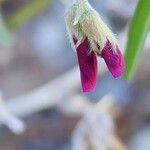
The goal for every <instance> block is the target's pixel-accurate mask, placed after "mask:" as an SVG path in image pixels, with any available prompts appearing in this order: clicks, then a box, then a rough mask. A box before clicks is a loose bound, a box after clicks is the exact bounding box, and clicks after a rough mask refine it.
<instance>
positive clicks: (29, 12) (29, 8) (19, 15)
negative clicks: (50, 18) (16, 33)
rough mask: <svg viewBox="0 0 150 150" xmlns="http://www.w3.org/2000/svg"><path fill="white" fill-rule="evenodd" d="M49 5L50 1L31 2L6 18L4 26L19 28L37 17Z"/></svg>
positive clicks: (37, 0)
mask: <svg viewBox="0 0 150 150" xmlns="http://www.w3.org/2000/svg"><path fill="white" fill-rule="evenodd" d="M51 3H52V0H32V1H31V2H30V3H29V4H27V5H25V6H23V8H21V9H20V10H18V11H16V12H15V13H14V14H12V15H11V16H10V17H8V19H7V20H6V24H7V25H8V27H9V28H11V29H14V28H17V27H20V26H22V25H23V24H25V23H26V22H28V21H30V20H31V19H32V18H33V17H35V16H37V15H38V13H40V12H41V11H42V10H43V9H44V8H46V7H47V6H50V4H51Z"/></svg>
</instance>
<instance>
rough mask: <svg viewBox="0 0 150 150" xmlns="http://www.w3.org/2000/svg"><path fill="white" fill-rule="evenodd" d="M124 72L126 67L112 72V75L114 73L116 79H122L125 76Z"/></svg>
mask: <svg viewBox="0 0 150 150" xmlns="http://www.w3.org/2000/svg"><path fill="white" fill-rule="evenodd" d="M124 71H125V67H124V66H120V67H119V68H117V69H116V70H112V71H111V73H112V76H113V77H114V78H119V77H121V76H122V75H123V73H124Z"/></svg>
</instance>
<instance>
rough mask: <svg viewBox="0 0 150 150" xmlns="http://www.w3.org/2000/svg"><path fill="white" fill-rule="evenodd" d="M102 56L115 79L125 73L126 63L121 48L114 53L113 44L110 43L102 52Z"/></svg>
mask: <svg viewBox="0 0 150 150" xmlns="http://www.w3.org/2000/svg"><path fill="white" fill-rule="evenodd" d="M101 56H102V57H103V58H104V60H105V62H106V64H107V67H108V69H109V71H110V72H111V74H112V75H113V77H114V78H117V77H120V76H121V75H122V74H123V73H124V70H125V63H124V58H123V55H122V54H121V52H120V50H119V48H117V50H116V52H113V51H112V46H111V43H110V42H109V41H108V42H107V43H106V46H105V47H104V49H103V50H102V53H101Z"/></svg>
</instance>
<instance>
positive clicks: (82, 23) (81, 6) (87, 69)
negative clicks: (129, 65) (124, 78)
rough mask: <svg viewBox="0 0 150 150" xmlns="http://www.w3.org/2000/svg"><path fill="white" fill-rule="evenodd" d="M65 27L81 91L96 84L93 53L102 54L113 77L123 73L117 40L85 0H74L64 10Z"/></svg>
mask: <svg viewBox="0 0 150 150" xmlns="http://www.w3.org/2000/svg"><path fill="white" fill-rule="evenodd" d="M67 28H68V32H69V37H70V41H71V43H72V46H73V47H74V48H75V50H76V52H77V56H78V62H79V67H80V74H81V82H82V88H83V92H91V91H93V89H94V88H95V86H96V83H97V78H98V71H97V70H98V69H97V58H96V56H100V57H102V58H104V60H105V62H106V65H107V67H108V69H109V71H110V72H111V74H112V75H113V77H114V78H117V77H120V76H121V75H122V74H123V72H124V70H125V63H124V58H123V55H122V54H121V51H120V50H119V47H118V43H117V40H116V38H115V36H114V35H113V33H112V32H111V30H110V29H109V28H108V27H107V25H106V24H105V23H104V22H103V21H102V19H101V16H100V15H99V14H98V13H97V12H96V10H94V9H93V8H92V7H91V5H90V4H89V2H88V0H74V2H73V4H72V5H71V6H70V7H69V10H68V13H67Z"/></svg>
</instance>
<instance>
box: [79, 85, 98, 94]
mask: <svg viewBox="0 0 150 150" xmlns="http://www.w3.org/2000/svg"><path fill="white" fill-rule="evenodd" d="M95 87H96V82H95V83H83V84H82V90H83V92H84V93H90V92H93V91H94V89H95Z"/></svg>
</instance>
